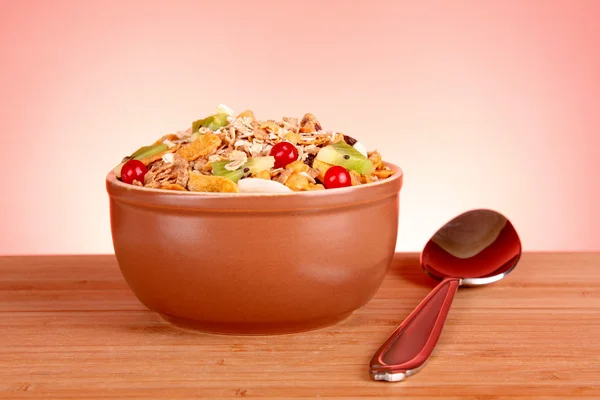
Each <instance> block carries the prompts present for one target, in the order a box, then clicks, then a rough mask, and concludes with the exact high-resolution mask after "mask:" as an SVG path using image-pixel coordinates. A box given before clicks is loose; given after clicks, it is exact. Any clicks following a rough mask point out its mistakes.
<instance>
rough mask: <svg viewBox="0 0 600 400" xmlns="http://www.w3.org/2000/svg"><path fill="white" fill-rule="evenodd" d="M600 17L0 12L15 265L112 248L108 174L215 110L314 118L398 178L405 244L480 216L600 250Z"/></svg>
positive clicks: (561, 6)
mask: <svg viewBox="0 0 600 400" xmlns="http://www.w3.org/2000/svg"><path fill="white" fill-rule="evenodd" d="M599 15H600V2H599V1H593V0H590V1H581V0H580V1H533V0H530V1H413V2H407V1H400V0H398V1H374V0H369V1H363V2H358V1H284V0H281V1H258V0H253V1H225V0H220V1H204V2H203V1H159V0H147V1H132V0H129V1H119V0H114V1H110V0H106V1H92V0H79V1H78V0H72V1H62V0H53V1H51V0H46V1H42V0H38V1H31V0H22V1H8V0H0V92H1V94H0V121H1V124H2V126H1V131H0V132H1V141H2V142H1V143H0V145H1V146H0V152H1V162H2V168H3V172H2V185H1V189H0V191H1V196H0V202H1V203H0V221H1V224H0V230H1V231H0V235H1V241H0V254H18V253H110V252H112V242H111V238H110V227H109V217H108V200H107V195H106V192H105V187H104V178H105V175H106V173H107V172H108V171H109V170H110V169H111V168H112V167H113V166H114V165H115V164H117V163H118V162H119V161H120V159H121V158H122V157H123V156H124V155H126V154H128V153H130V152H131V151H133V150H135V149H136V148H137V147H139V146H140V145H142V144H147V143H149V142H152V141H154V140H155V139H157V138H158V137H160V136H161V135H162V134H164V133H168V132H170V131H174V130H178V129H185V128H187V127H188V126H189V125H190V123H191V121H192V120H194V119H197V118H199V117H204V116H206V115H207V114H209V113H212V112H213V111H214V108H215V107H216V106H217V104H219V103H224V104H227V105H229V106H230V107H232V108H233V109H234V110H235V111H238V112H240V111H243V110H244V109H246V108H251V109H253V110H254V111H255V113H256V114H257V116H258V117H259V118H279V117H281V116H283V115H288V116H302V114H303V113H305V112H312V113H314V114H315V115H316V116H317V118H319V119H320V120H321V122H322V124H323V125H324V126H325V128H328V129H335V130H341V131H344V132H345V133H347V134H349V135H352V136H355V137H358V138H360V139H361V141H362V142H363V143H364V144H365V145H366V146H367V147H368V148H369V149H374V148H376V149H379V150H380V151H381V152H382V153H383V155H384V157H385V158H386V159H387V160H390V161H392V162H395V163H397V164H399V165H400V166H401V167H402V168H403V169H404V172H405V185H404V188H403V189H402V194H401V225H400V234H399V240H398V250H415V251H416V250H420V249H421V247H422V246H423V245H424V243H425V241H426V240H427V239H428V237H429V236H430V235H431V234H432V233H433V232H434V231H435V230H436V229H437V228H438V227H439V226H440V225H441V224H442V223H444V222H445V221H446V220H447V219H449V218H451V217H452V216H453V215H455V214H457V213H460V212H462V211H465V210H467V209H469V208H475V207H491V208H495V209H498V210H500V211H502V212H503V213H505V215H507V216H508V217H509V218H510V219H511V220H512V221H513V223H514V224H515V226H516V227H517V229H518V230H519V232H520V235H521V237H522V239H523V242H524V247H525V249H526V250H600V234H598V227H599V226H600V212H599V211H598V204H600V190H599V186H600V183H599V181H600V179H599V177H598V171H599V166H598V163H599V162H598V160H599V159H600V151H599V146H598V145H599V143H600V140H598V136H597V135H598V134H599V132H600V131H599V129H600V24H598V16H599ZM359 229H360V227H357V230H359ZM357 234H359V233H357Z"/></svg>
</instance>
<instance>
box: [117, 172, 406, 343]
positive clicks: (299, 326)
mask: <svg viewBox="0 0 600 400" xmlns="http://www.w3.org/2000/svg"><path fill="white" fill-rule="evenodd" d="M387 165H388V166H389V167H390V168H392V169H393V170H394V171H395V172H396V173H395V174H394V175H393V176H392V177H391V178H388V179H386V180H382V181H379V182H375V183H370V184H366V185H361V186H354V187H348V188H340V189H331V190H322V191H313V192H303V193H284V194H240V193H230V194H226V193H189V192H178V191H166V190H157V189H148V188H141V187H137V186H134V185H128V184H125V183H122V182H120V181H119V180H118V179H117V178H116V177H115V175H114V173H113V172H110V173H109V174H108V176H107V178H106V188H107V191H108V194H109V200H110V221H111V231H112V239H113V245H114V250H115V255H116V258H117V262H118V264H119V268H120V270H121V272H122V274H123V277H124V278H125V280H126V282H127V284H128V285H129V287H130V288H131V290H132V291H133V293H134V294H135V296H136V297H137V298H138V299H139V301H140V302H141V303H142V304H144V305H145V306H146V307H147V308H149V309H150V310H153V311H155V312H157V313H158V314H160V315H161V316H162V317H163V318H164V319H165V320H167V321H168V322H170V323H172V324H173V325H176V326H179V327H182V328H189V329H194V330H199V331H204V332H214V333H228V334H277V333H291V332H299V331H305V330H312V329H316V328H321V327H325V326H328V325H332V324H335V323H337V322H339V321H341V320H343V319H345V318H347V317H348V316H350V315H351V314H352V312H353V311H355V310H357V309H358V308H360V307H362V306H363V305H365V304H366V303H367V302H368V301H369V300H370V299H371V298H372V297H373V296H374V294H375V293H376V291H377V290H378V289H379V287H380V285H381V283H382V281H383V279H384V277H385V274H386V272H387V271H388V269H389V267H390V264H391V262H392V258H393V256H394V251H395V246H396V237H397V233H398V217H399V195H400V189H401V187H402V182H403V173H402V170H401V169H400V168H399V167H397V166H395V165H393V164H387Z"/></svg>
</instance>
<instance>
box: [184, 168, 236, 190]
mask: <svg viewBox="0 0 600 400" xmlns="http://www.w3.org/2000/svg"><path fill="white" fill-rule="evenodd" d="M187 187H188V189H189V190H190V191H192V192H227V193H237V192H239V189H238V186H237V184H236V183H235V182H234V181H232V180H231V179H227V178H225V177H223V176H213V175H202V174H201V173H199V172H196V171H191V172H190V179H189V181H188V185H187Z"/></svg>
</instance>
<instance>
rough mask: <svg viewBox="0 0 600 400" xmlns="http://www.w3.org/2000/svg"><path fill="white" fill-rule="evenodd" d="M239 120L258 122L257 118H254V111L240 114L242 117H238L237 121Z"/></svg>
mask: <svg viewBox="0 0 600 400" xmlns="http://www.w3.org/2000/svg"><path fill="white" fill-rule="evenodd" d="M238 118H250V119H251V120H252V121H256V117H255V116H254V113H253V112H252V110H246V111H244V112H243V113H240V115H238V116H237V117H236V119H238Z"/></svg>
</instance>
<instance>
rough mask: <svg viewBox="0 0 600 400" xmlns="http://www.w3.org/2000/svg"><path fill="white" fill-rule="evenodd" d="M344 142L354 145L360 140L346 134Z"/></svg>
mask: <svg viewBox="0 0 600 400" xmlns="http://www.w3.org/2000/svg"><path fill="white" fill-rule="evenodd" d="M344 142H346V143H347V144H349V145H350V146H354V143H356V142H358V140H356V139H354V138H353V137H350V136H348V135H344Z"/></svg>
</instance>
